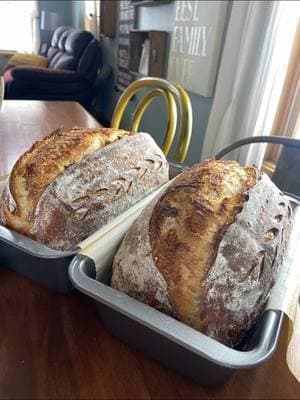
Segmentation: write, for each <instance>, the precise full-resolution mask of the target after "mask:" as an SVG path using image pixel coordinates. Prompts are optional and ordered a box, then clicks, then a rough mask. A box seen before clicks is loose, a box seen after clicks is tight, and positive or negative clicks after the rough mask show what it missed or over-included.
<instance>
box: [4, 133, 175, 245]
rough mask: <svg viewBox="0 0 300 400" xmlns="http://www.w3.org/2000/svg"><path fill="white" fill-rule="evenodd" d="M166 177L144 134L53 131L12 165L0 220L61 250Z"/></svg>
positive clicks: (163, 164)
mask: <svg viewBox="0 0 300 400" xmlns="http://www.w3.org/2000/svg"><path fill="white" fill-rule="evenodd" d="M167 180H168V165H167V162H166V159H165V157H164V155H163V153H162V151H161V150H160V148H159V147H158V146H157V145H156V143H155V142H154V140H153V139H152V138H151V137H150V136H149V135H148V134H145V133H137V134H133V133H130V132H127V131H124V130H119V129H106V128H101V129H100V128H97V129H84V128H82V129H80V128H74V129H72V130H69V131H63V130H61V131H56V132H54V133H52V134H51V135H49V136H48V137H46V138H45V139H43V140H42V141H40V142H37V143H35V144H34V145H33V146H32V148H31V149H30V150H29V151H27V152H26V153H24V154H23V156H21V157H20V159H19V160H18V161H17V162H16V164H15V166H14V168H13V170H12V171H11V174H10V177H9V183H8V185H7V187H6V189H5V190H4V192H3V195H2V202H1V208H2V210H1V214H2V217H3V218H2V219H4V222H5V224H6V225H7V226H8V227H10V228H12V229H14V230H16V231H18V232H21V233H23V234H25V235H28V236H30V237H32V238H34V239H35V240H37V241H40V242H42V243H44V244H47V245H48V246H50V247H52V248H54V249H58V250H68V249H71V248H74V247H75V246H76V245H77V244H78V243H79V242H80V241H82V240H83V239H85V238H86V237H87V236H89V235H90V234H91V233H93V232H94V231H96V230H97V229H99V228H100V227H101V226H103V225H104V224H105V223H106V222H107V221H109V220H111V219H112V218H114V217H116V216H117V215H119V214H120V213H121V212H123V211H124V210H125V209H127V208H128V207H130V206H131V205H132V204H134V203H136V202H137V201H139V200H140V199H142V198H143V197H144V196H146V195H147V193H149V192H151V191H152V190H154V189H155V188H156V187H158V186H160V185H162V184H163V183H165V182H166V181H167Z"/></svg>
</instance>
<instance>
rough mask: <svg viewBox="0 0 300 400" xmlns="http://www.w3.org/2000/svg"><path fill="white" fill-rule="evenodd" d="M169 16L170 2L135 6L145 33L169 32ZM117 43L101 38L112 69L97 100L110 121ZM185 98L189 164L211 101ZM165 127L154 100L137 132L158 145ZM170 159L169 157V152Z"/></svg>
mask: <svg viewBox="0 0 300 400" xmlns="http://www.w3.org/2000/svg"><path fill="white" fill-rule="evenodd" d="M173 13H174V3H173V2H172V3H168V4H165V5H160V6H155V7H138V10H137V23H136V28H137V29H146V30H148V29H158V30H164V31H167V32H171V31H172V30H173V25H172V21H174V18H173ZM117 40H118V38H117V37H116V38H115V39H109V38H104V39H103V40H102V47H103V54H104V61H105V62H107V63H109V64H110V65H112V67H113V69H114V77H113V78H112V79H111V80H110V82H109V83H108V86H107V88H106V93H105V94H103V97H102V99H101V102H102V108H103V114H104V115H105V118H106V119H108V120H110V118H111V116H112V113H113V110H114V107H115V105H116V103H117V101H118V99H119V97H120V92H117V91H116V89H115V83H116V82H115V80H116V73H117V70H116V68H117ZM189 95H190V99H191V103H192V107H193V118H194V123H193V133H192V141H191V145H190V149H189V152H188V156H187V159H186V163H187V164H189V165H190V164H194V163H195V162H197V161H199V160H200V154H201V148H202V144H203V139H204V134H205V130H206V127H207V122H208V117H209V114H210V110H211V106H212V100H213V98H211V97H210V98H207V97H202V96H200V95H197V94H194V93H189ZM140 98H141V95H138V96H135V98H134V100H133V101H131V102H130V104H129V106H128V109H127V112H126V113H125V116H124V119H123V123H122V127H124V128H128V127H129V123H130V120H131V116H132V114H133V112H134V109H135V107H136V105H137V103H138V101H139V99H140ZM166 125H167V118H166V108H165V104H164V100H163V99H160V98H158V99H155V100H153V103H152V104H151V105H150V106H149V108H148V109H147V111H146V112H145V114H144V117H143V120H142V123H141V125H140V130H143V131H146V132H149V133H151V134H152V136H153V137H154V138H155V139H156V141H157V142H158V143H161V141H162V137H163V134H164V132H165V129H166ZM170 156H172V151H171V153H170ZM170 158H171V157H170Z"/></svg>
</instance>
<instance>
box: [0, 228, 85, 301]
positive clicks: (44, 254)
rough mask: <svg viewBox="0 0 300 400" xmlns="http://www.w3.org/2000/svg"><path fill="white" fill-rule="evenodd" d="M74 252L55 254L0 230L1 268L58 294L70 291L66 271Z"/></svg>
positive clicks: (21, 236)
mask: <svg viewBox="0 0 300 400" xmlns="http://www.w3.org/2000/svg"><path fill="white" fill-rule="evenodd" d="M77 251H78V250H74V251H56V250H53V249H50V248H49V247H47V246H44V245H42V244H40V243H37V242H35V241H34V240H31V239H29V238H27V237H25V236H23V235H20V234H19V233H17V232H14V231H12V230H10V229H8V228H6V227H4V226H0V265H1V266H3V267H7V268H9V269H12V270H14V271H16V272H18V273H20V274H21V275H24V276H26V277H27V278H30V279H32V280H34V281H35V282H38V283H40V284H41V285H43V286H46V287H48V288H49V289H52V290H55V291H57V292H60V293H68V292H70V291H71V290H72V289H73V287H72V284H71V282H70V280H69V278H68V267H69V264H70V261H71V260H72V258H73V257H74V255H75V254H76V253H77Z"/></svg>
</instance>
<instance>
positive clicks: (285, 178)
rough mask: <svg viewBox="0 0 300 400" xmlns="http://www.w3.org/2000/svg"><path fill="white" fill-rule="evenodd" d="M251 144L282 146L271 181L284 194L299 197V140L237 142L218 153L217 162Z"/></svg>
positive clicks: (266, 138) (271, 138)
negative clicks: (239, 148)
mask: <svg viewBox="0 0 300 400" xmlns="http://www.w3.org/2000/svg"><path fill="white" fill-rule="evenodd" d="M252 143H273V144H281V145H283V148H282V151H281V154H280V156H279V159H278V162H277V164H276V167H275V170H274V173H273V176H272V181H273V182H274V183H275V184H276V185H277V186H278V187H279V188H280V189H281V190H282V191H284V192H285V193H289V194H292V195H294V196H295V195H296V196H298V197H300V174H299V170H300V139H295V138H289V137H285V136H253V137H250V138H245V139H242V140H239V141H238V142H236V143H233V144H232V145H230V146H228V147H226V148H225V149H223V150H222V151H220V152H219V153H218V154H217V155H216V156H215V158H216V159H217V160H218V159H220V158H222V157H224V156H225V155H226V154H228V153H229V152H230V151H232V150H234V149H236V148H238V147H241V146H245V145H247V144H252Z"/></svg>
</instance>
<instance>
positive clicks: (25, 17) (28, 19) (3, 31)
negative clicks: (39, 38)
mask: <svg viewBox="0 0 300 400" xmlns="http://www.w3.org/2000/svg"><path fill="white" fill-rule="evenodd" d="M36 7H37V3H36V1H15V0H13V1H0V50H17V51H28V52H31V51H32V50H33V42H34V40H33V20H34V16H35V11H36Z"/></svg>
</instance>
